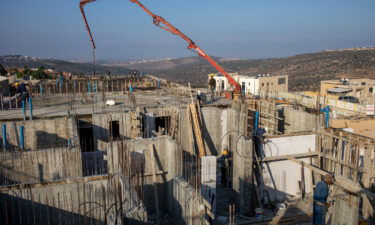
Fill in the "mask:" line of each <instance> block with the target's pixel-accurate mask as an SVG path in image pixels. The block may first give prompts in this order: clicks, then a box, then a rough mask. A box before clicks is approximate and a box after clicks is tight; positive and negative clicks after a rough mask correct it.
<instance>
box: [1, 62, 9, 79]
mask: <svg viewBox="0 0 375 225" xmlns="http://www.w3.org/2000/svg"><path fill="white" fill-rule="evenodd" d="M7 73H8V71H6V70H5V68H4V67H3V65H1V64H0V76H5V75H7Z"/></svg>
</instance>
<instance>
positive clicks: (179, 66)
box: [0, 48, 375, 90]
mask: <svg viewBox="0 0 375 225" xmlns="http://www.w3.org/2000/svg"><path fill="white" fill-rule="evenodd" d="M214 59H215V60H217V61H218V62H219V63H220V64H221V65H222V66H223V67H224V68H225V69H226V70H227V71H228V72H238V73H240V74H271V75H272V74H288V75H289V86H290V90H316V89H318V88H319V82H320V80H327V79H335V78H341V77H348V78H359V77H366V78H373V79H375V48H362V49H361V48H360V49H343V50H326V51H321V52H317V53H309V54H301V55H295V56H291V57H286V58H269V59H238V58H219V57H214ZM99 62H100V61H98V65H96V73H97V74H105V73H106V72H107V71H110V72H111V73H112V74H127V73H128V70H129V69H128V68H130V69H137V70H139V71H143V72H148V73H151V74H153V75H155V76H159V77H161V78H164V79H168V80H171V81H173V82H177V83H181V84H185V85H186V84H187V82H190V83H191V84H192V85H194V86H204V85H205V84H206V82H207V74H209V73H214V72H216V70H215V69H214V68H213V67H212V66H211V65H210V64H208V62H207V61H205V60H204V59H202V58H200V57H185V58H177V59H163V60H139V61H130V62H115V63H108V62H105V61H103V62H102V64H101V65H99ZM0 64H2V65H4V66H5V67H24V66H25V65H26V66H28V67H30V68H32V67H39V66H44V67H45V68H49V69H53V70H56V71H66V72H72V73H76V74H79V73H84V74H92V73H93V66H92V64H90V63H74V62H69V61H64V60H56V59H42V58H35V57H27V56H19V55H18V56H17V55H12V56H0Z"/></svg>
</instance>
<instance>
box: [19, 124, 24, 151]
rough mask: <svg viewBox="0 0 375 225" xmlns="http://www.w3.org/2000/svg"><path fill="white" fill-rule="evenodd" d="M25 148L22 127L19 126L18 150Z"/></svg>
mask: <svg viewBox="0 0 375 225" xmlns="http://www.w3.org/2000/svg"><path fill="white" fill-rule="evenodd" d="M24 148H25V137H24V126H20V149H22V150H23V149H24Z"/></svg>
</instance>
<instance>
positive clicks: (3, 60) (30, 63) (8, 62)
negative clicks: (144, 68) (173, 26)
mask: <svg viewBox="0 0 375 225" xmlns="http://www.w3.org/2000/svg"><path fill="white" fill-rule="evenodd" d="M0 64H1V65H3V66H4V67H6V68H12V67H16V68H23V67H24V66H27V67H29V68H38V67H40V66H43V67H45V68H46V69H53V70H55V71H64V72H71V73H74V74H80V73H84V74H93V65H92V64H90V63H73V62H69V61H65V60H57V59H46V58H37V57H28V56H21V55H5V56H0ZM95 70H96V73H97V74H106V73H107V71H110V72H111V73H112V74H127V73H128V70H129V69H128V68H126V67H123V66H122V67H116V66H111V67H109V66H103V65H96V66H95Z"/></svg>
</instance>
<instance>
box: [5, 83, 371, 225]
mask: <svg viewBox="0 0 375 225" xmlns="http://www.w3.org/2000/svg"><path fill="white" fill-rule="evenodd" d="M130 84H131V85H132V87H134V88H132V87H129V85H130ZM203 92H204V91H203ZM196 94H197V90H191V89H189V88H187V87H182V86H178V85H175V84H173V83H169V82H166V81H164V80H160V79H159V80H158V79H155V78H153V77H143V78H136V79H135V78H132V77H122V78H120V77H118V78H114V77H112V78H111V79H100V78H99V77H98V78H96V77H92V78H91V79H86V80H85V79H81V80H72V81H64V82H61V83H55V82H53V83H48V82H40V83H38V84H35V85H33V86H31V88H30V95H31V96H32V98H30V100H28V101H24V103H23V104H21V103H19V102H18V100H17V99H18V98H17V96H14V97H10V98H9V99H7V98H6V99H3V101H2V109H3V110H1V111H0V118H1V124H2V125H1V126H2V139H1V149H2V151H1V153H0V158H1V160H0V184H1V186H0V192H1V193H0V199H1V201H0V224H4V225H13V224H30V225H34V224H35V225H36V224H186V225H187V224H189V225H190V224H191V225H193V224H194V225H196V224H311V221H312V192H313V189H314V186H315V184H316V183H317V182H318V181H319V180H321V178H322V175H325V174H326V173H333V174H335V177H336V182H335V184H334V185H332V187H331V191H330V201H334V204H333V206H331V207H330V208H329V210H328V213H327V223H328V224H337V225H339V224H340V225H342V224H348V225H349V224H358V223H359V221H367V222H368V223H371V222H374V216H375V215H374V208H373V207H374V196H375V192H374V188H375V186H374V183H375V179H374V177H375V148H374V147H375V139H374V138H371V137H368V136H363V135H360V134H356V133H355V132H348V131H345V129H334V128H331V126H330V124H331V121H326V120H327V117H326V113H325V112H321V110H320V107H322V106H321V105H319V104H316V105H310V106H309V105H306V104H304V103H305V102H303V101H299V100H298V99H297V100H296V99H295V100H288V99H287V98H284V99H283V100H280V99H281V98H280V97H278V98H274V97H272V96H269V95H267V96H266V97H260V98H257V99H255V98H254V99H252V98H248V99H242V100H238V101H235V100H228V99H225V98H222V96H223V95H222V96H221V95H220V94H219V93H213V95H212V96H210V95H209V93H207V100H206V101H203V102H202V101H201V102H199V101H197V100H196ZM317 105H319V108H318V107H316V106H317ZM334 110H336V111H340V109H339V108H336V109H334Z"/></svg>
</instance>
